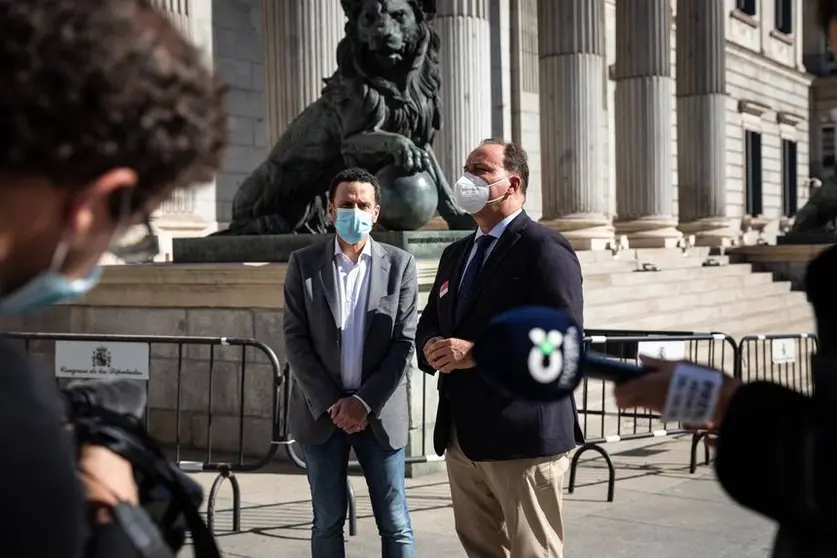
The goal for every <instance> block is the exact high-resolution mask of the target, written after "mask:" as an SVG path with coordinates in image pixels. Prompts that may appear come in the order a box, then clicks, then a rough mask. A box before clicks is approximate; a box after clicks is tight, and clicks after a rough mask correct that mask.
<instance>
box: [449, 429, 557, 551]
mask: <svg viewBox="0 0 837 558" xmlns="http://www.w3.org/2000/svg"><path fill="white" fill-rule="evenodd" d="M445 461H446V463H447V469H448V477H449V480H450V491H451V496H452V499H453V515H454V520H455V522H456V534H457V535H458V536H459V541H460V542H461V543H462V546H463V547H464V549H465V553H466V554H467V555H468V558H563V555H564V521H563V517H562V515H561V507H562V502H563V488H564V473H566V471H567V469H568V468H569V458H568V457H567V454H566V453H564V454H561V455H555V456H551V457H540V458H536V459H516V460H512V461H471V460H470V459H468V458H467V457H465V454H463V453H462V449H461V448H460V447H459V443H458V442H457V441H456V438H455V437H454V439H453V441H452V442H451V444H450V446H449V447H448V451H447V454H446V458H445Z"/></svg>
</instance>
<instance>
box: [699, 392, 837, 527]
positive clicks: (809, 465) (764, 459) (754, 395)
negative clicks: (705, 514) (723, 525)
mask: <svg viewBox="0 0 837 558" xmlns="http://www.w3.org/2000/svg"><path fill="white" fill-rule="evenodd" d="M835 448H837V405H834V404H829V402H827V401H824V400H822V399H817V398H816V397H815V398H809V397H807V396H805V395H802V394H799V393H796V392H794V391H791V390H789V389H786V388H784V387H781V386H779V385H775V384H771V383H767V382H754V383H751V384H746V385H744V386H741V387H740V388H738V390H737V391H736V393H735V395H734V396H733V398H732V400H731V401H730V403H729V406H728V408H727V411H726V414H725V416H724V421H723V423H722V424H721V428H720V432H719V437H718V453H717V458H716V462H715V468H716V471H717V473H718V479H719V481H720V482H721V485H722V486H723V487H724V489H725V490H726V491H727V492H728V493H729V495H730V496H731V497H732V498H733V499H735V500H736V501H737V502H738V503H740V504H741V505H743V506H745V507H747V508H750V509H752V510H754V511H757V512H759V513H762V514H764V515H766V516H767V517H770V518H772V519H774V520H776V521H778V522H779V523H780V524H781V525H784V526H787V527H790V528H792V529H799V530H803V531H804V530H809V529H833V528H834V525H837V522H835V518H837V475H835V472H837V460H835Z"/></svg>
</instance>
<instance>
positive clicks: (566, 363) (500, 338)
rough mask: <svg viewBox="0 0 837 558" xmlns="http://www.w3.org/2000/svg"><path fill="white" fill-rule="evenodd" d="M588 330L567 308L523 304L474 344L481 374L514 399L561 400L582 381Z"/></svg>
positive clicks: (499, 319)
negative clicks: (580, 325) (584, 344)
mask: <svg viewBox="0 0 837 558" xmlns="http://www.w3.org/2000/svg"><path fill="white" fill-rule="evenodd" d="M582 336H583V332H582V331H581V328H580V327H579V326H578V324H577V323H576V322H575V321H574V320H573V319H572V318H571V317H570V316H569V314H567V313H566V312H564V311H562V310H557V309H555V308H548V307H541V306H522V307H518V308H514V309H512V310H509V311H507V312H504V313H502V314H499V315H497V316H495V317H494V318H493V319H492V320H491V321H490V322H489V324H488V327H487V328H486V330H485V331H484V332H483V334H482V335H481V336H480V337H479V338H478V339H477V340H476V342H475V343H474V349H473V351H474V352H473V355H474V360H475V362H476V364H477V370H478V372H477V373H478V374H480V375H481V376H482V377H483V378H484V379H485V381H486V382H488V383H489V385H491V386H492V387H493V388H494V389H496V390H498V391H499V392H500V393H502V394H504V395H505V396H506V397H509V398H512V399H524V400H530V401H555V400H556V399H561V398H564V397H567V396H568V395H570V394H572V392H573V390H574V389H575V388H576V386H578V384H579V382H580V381H581V378H582V371H581V370H580V369H579V367H580V365H581V355H582V350H583V348H582V340H583V337H582Z"/></svg>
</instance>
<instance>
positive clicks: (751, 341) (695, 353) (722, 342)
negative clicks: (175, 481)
mask: <svg viewBox="0 0 837 558" xmlns="http://www.w3.org/2000/svg"><path fill="white" fill-rule="evenodd" d="M587 333H588V335H587V337H586V338H585V344H586V346H587V347H588V348H589V349H592V350H596V351H598V352H602V353H605V354H608V355H610V356H612V357H613V358H616V359H620V360H623V361H633V362H637V361H638V356H639V355H640V354H650V353H651V354H653V355H654V356H660V357H667V358H672V359H681V358H683V359H687V360H691V361H694V362H697V363H699V364H704V365H706V366H710V367H712V368H717V369H720V370H724V371H725V372H726V373H728V374H731V375H734V376H735V377H737V378H741V379H742V380H743V381H751V380H756V379H762V380H770V381H778V383H782V384H783V385H786V386H787V387H790V388H792V389H798V390H800V391H803V392H807V391H809V390H810V388H811V385H812V381H811V369H810V364H809V360H808V356H809V355H810V354H811V353H812V352H814V351H815V350H816V348H817V339H816V336H813V335H809V334H798V335H751V336H746V337H744V338H742V339H741V342H740V343H739V344H736V343H735V342H734V341H733V340H732V338H731V337H730V336H728V335H726V334H723V333H684V332H676V333H659V332H640V331H630V332H619V331H610V330H608V331H596V330H593V331H588V332H587ZM0 336H2V337H4V338H7V339H13V340H18V341H20V342H22V343H23V345H24V348H25V349H26V351H27V352H28V353H30V354H49V353H50V352H52V351H54V349H55V347H54V346H53V347H52V351H50V350H49V349H44V346H43V343H45V342H46V343H56V342H91V343H132V344H140V345H146V346H147V347H148V359H149V362H148V367H149V370H150V369H151V368H152V363H153V361H154V360H155V359H157V358H167V359H168V360H170V361H171V360H174V361H175V363H176V369H175V378H176V387H175V391H176V394H175V398H176V399H175V440H174V454H175V462H176V464H177V466H178V467H179V468H180V469H182V470H183V471H186V472H217V473H218V475H217V477H216V478H215V480H214V481H213V483H212V487H211V489H210V491H209V495H208V497H207V523H208V526H209V528H210V530H212V529H213V528H214V522H215V515H216V509H215V501H216V499H217V496H218V492H219V491H220V488H221V487H222V485H223V484H224V482H225V481H229V482H230V487H231V490H232V497H233V507H232V523H233V525H232V527H233V531H235V532H239V531H240V530H241V490H240V486H239V483H238V479H237V478H236V476H235V473H239V472H251V471H256V470H258V469H261V468H262V467H264V466H265V465H267V464H268V463H269V462H270V461H271V459H273V457H274V456H275V455H276V453H277V450H278V447H279V446H285V451H286V453H287V455H288V458H289V459H290V460H291V462H293V463H294V464H296V465H297V466H298V467H300V468H302V469H305V459H304V455H302V453H301V452H300V451H299V448H298V446H297V444H296V443H295V441H294V440H293V438H292V435H291V433H290V432H289V430H288V424H287V411H288V403H289V401H290V392H291V387H292V385H291V382H292V376H291V374H290V368H289V366H287V365H286V366H285V367H284V369H282V367H281V365H280V363H279V359H278V358H277V356H276V354H275V352H274V351H273V350H272V349H271V348H270V347H268V346H267V345H265V344H264V343H261V342H259V341H256V340H253V339H244V338H232V337H189V336H142V335H98V334H52V333H19V332H14V333H5V334H0ZM791 341H793V343H791ZM158 345H168V346H170V347H171V346H174V347H175V350H174V351H171V350H169V351H167V352H166V351H155V350H152V348H154V349H156V346H158ZM152 346H154V347H152ZM189 346H194V347H201V348H202V351H203V352H202V353H201V354H200V355H199V357H197V358H196V357H194V356H191V357H189V358H187V357H186V356H185V354H184V353H185V352H184V348H187V347H189ZM677 346H682V348H681V349H679V350H677V349H674V352H671V351H672V350H673V348H675V347H677ZM655 347H656V349H655ZM235 348H238V349H240V354H239V356H238V357H237V359H235V361H236V362H237V363H238V366H237V370H238V373H239V376H238V378H239V381H238V390H237V393H236V395H237V397H238V399H237V403H238V445H237V452H236V453H237V460H232V461H214V460H213V446H212V441H213V437H212V434H213V417H214V414H215V413H214V409H213V395H214V393H213V392H214V376H215V373H216V365H217V364H218V362H220V361H222V360H223V361H225V362H229V361H231V360H233V359H230V358H229V354H225V355H223V356H222V357H219V356H218V353H219V352H221V351H226V352H227V353H228V352H229V351H230V350H233V349H235ZM248 348H250V349H252V350H253V351H254V352H257V353H261V354H262V355H263V356H264V358H265V359H266V364H268V365H269V366H270V370H271V375H272V384H273V385H272V390H271V413H272V417H271V419H272V420H271V422H272V435H271V441H270V444H269V447H268V448H267V449H266V451H265V453H264V455H262V456H261V457H260V458H258V459H254V460H251V461H247V460H245V427H244V422H245V393H246V391H245V390H246V386H247V385H248V384H247V382H246V378H247V372H248V370H247V366H248V363H250V364H253V358H252V356H254V355H250V358H249V359H248ZM649 348H650V349H652V350H649ZM661 350H662V351H663V352H665V351H667V350H668V351H669V352H668V354H660V351H661ZM768 357H769V358H768ZM185 361H188V366H187V362H185ZM765 362H770V366H769V369H766V368H765V367H764V366H763V364H764V363H765ZM196 363H197V364H199V365H200V366H204V367H205V371H206V374H207V381H208V389H207V396H208V400H207V405H206V409H205V411H206V412H205V413H204V414H203V416H204V417H205V418H206V442H205V443H206V448H205V449H204V455H203V459H202V460H200V461H190V460H183V459H181V452H182V449H183V448H182V443H181V442H182V440H181V414H182V406H183V385H182V384H183V374H184V370H185V369H186V368H189V369H190V371H191V370H192V368H191V367H194V366H195V365H196ZM152 374H153V372H152ZM431 381H432V382H433V385H432V387H431V389H433V390H435V389H436V385H435V383H436V378H434V377H431V376H429V375H427V374H424V373H421V395H422V396H421V401H422V404H421V424H422V429H421V444H420V445H421V455H417V456H410V457H407V458H406V463H407V464H410V465H412V464H419V463H430V462H437V461H443V460H444V457H443V456H442V457H439V456H437V455H435V452H434V451H432V448H431V451H430V452H428V447H427V445H428V435H427V427H426V425H427V424H428V419H429V418H431V417H428V409H427V399H428V398H427V395H428V389H429V388H428V383H429V382H431ZM576 401H580V404H579V405H578V414H579V420H580V422H581V428H582V431H583V432H584V436H585V439H586V441H585V443H584V444H583V445H581V446H580V447H579V448H578V449H577V450H576V451H575V453H574V455H573V457H572V460H571V463H570V478H569V483H568V490H569V492H570V493H572V492H573V491H574V489H575V482H576V474H577V469H578V464H579V460H580V458H581V456H582V455H583V454H584V453H585V452H588V451H593V452H595V453H598V454H599V455H600V456H601V457H602V458H603V459H604V461H605V463H606V466H607V469H608V489H607V500H608V501H609V502H612V501H613V499H614V492H615V477H616V472H615V468H614V465H613V461H612V459H611V456H610V453H609V452H608V451H607V449H605V448H604V447H603V445H604V444H606V443H613V442H618V441H623V440H637V439H643V438H653V437H662V436H670V435H675V434H685V433H689V431H686V430H684V429H683V428H682V427H681V425H668V424H665V423H662V422H661V421H660V417H659V415H657V414H655V413H650V412H648V411H647V410H641V409H632V410H621V411H620V410H617V409H615V407H613V405H612V403H611V398H610V386H608V385H607V384H606V383H605V382H603V381H600V380H590V379H585V380H584V381H583V383H582V386H581V391H580V393H578V392H577V394H576ZM594 402H596V403H598V405H596V404H594ZM147 410H148V409H147ZM151 410H152V411H153V410H154V409H151ZM149 415H150V413H149V412H146V422H147V423H148V421H149ZM594 421H598V428H595V426H596V424H594ZM614 421H615V428H614V429H610V428H609V426H606V423H610V424H612V423H613V422H614ZM670 426H672V427H670ZM706 434H707V433H705V432H699V433H693V434H692V450H691V463H690V471H691V472H692V473H694V472H695V470H696V467H697V447H698V444H699V442H700V440H701V439H702V438H703V437H704V436H705V435H706ZM705 462H706V463H709V453H708V449H707V450H706V452H705ZM359 467H360V464H359V463H358V462H357V461H356V460H351V461H350V462H349V468H350V469H358V468H359ZM346 490H347V494H348V501H349V510H348V519H349V534H350V536H355V535H356V534H357V502H356V497H355V491H354V488H353V487H352V483H351V480H350V479H348V478H347V481H346Z"/></svg>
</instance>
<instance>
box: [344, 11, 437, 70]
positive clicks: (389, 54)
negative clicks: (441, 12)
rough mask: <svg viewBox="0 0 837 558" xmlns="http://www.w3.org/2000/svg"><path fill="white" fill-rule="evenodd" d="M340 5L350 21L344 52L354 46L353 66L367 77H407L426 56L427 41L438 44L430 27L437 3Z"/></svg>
mask: <svg viewBox="0 0 837 558" xmlns="http://www.w3.org/2000/svg"><path fill="white" fill-rule="evenodd" d="M341 2H342V5H343V11H344V12H345V14H346V18H347V22H346V37H345V38H344V39H343V43H348V44H346V45H343V46H344V50H348V48H347V47H349V46H351V51H352V52H351V56H352V58H353V59H354V64H355V65H360V66H361V69H362V70H363V73H365V74H371V75H376V74H383V75H387V74H401V75H406V74H407V73H409V72H410V71H411V70H412V69H413V68H414V67H415V65H416V61H417V60H416V59H417V58H418V57H423V56H424V55H425V52H426V50H427V47H428V42H429V41H430V40H433V39H435V40H436V41H438V37H437V36H436V35H435V33H434V32H433V30H432V29H431V28H430V25H429V22H430V20H431V19H432V18H433V16H434V15H435V12H436V0H341ZM346 54H347V55H348V53H346ZM338 56H339V55H338ZM340 62H343V61H342V60H341V61H340ZM392 77H395V76H392Z"/></svg>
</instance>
